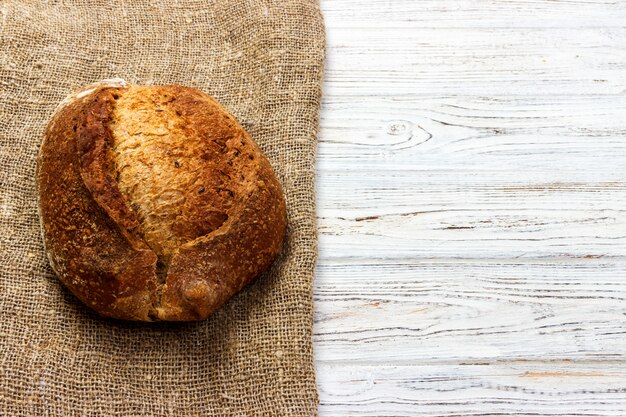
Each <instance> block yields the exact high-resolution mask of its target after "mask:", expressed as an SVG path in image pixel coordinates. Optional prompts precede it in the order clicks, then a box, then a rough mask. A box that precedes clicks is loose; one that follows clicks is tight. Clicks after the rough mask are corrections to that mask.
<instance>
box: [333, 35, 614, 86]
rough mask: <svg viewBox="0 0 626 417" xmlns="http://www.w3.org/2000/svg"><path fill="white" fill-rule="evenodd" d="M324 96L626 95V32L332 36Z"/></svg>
mask: <svg viewBox="0 0 626 417" xmlns="http://www.w3.org/2000/svg"><path fill="white" fill-rule="evenodd" d="M327 58H328V62H327V70H326V75H325V77H326V85H325V87H324V91H325V94H327V95H331V96H350V95H355V94H358V95H361V96H362V95H368V96H383V97H394V98H396V97H402V96H404V95H446V96H456V95H475V96H479V97H482V96H495V95H508V96H534V97H537V96H546V95H555V94H561V95H562V94H567V95H577V96H580V95H588V94H596V95H598V94H621V93H622V92H623V91H625V90H626V79H625V78H624V76H623V72H624V67H625V66H626V29H625V28H606V29H602V30H599V29H596V28H587V29H585V28H575V29H567V28H566V29H516V28H484V29H483V28H478V29H456V28H447V29H423V28H419V27H416V28H408V29H397V28H393V29H385V28H380V29H375V28H369V27H367V28H333V29H332V30H329V31H328V50H327Z"/></svg>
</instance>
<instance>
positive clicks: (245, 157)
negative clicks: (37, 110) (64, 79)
mask: <svg viewBox="0 0 626 417" xmlns="http://www.w3.org/2000/svg"><path fill="white" fill-rule="evenodd" d="M37 180H38V185H39V196H40V211H41V216H42V224H43V228H44V238H45V243H46V248H47V250H48V252H49V255H50V259H51V264H52V266H53V268H54V269H55V271H56V272H57V274H58V275H59V278H60V279H61V281H62V282H63V283H64V284H65V285H66V286H67V287H68V288H69V289H70V290H71V291H72V292H73V293H74V294H76V295H77V296H78V297H79V298H80V299H81V300H82V301H83V302H85V303H86V304H87V305H89V306H91V307H92V308H94V309H95V310H96V311H98V312H99V313H100V314H102V315H105V316H110V317H116V318H121V319H129V320H143V321H152V320H174V321H175V320H199V319H203V318H206V317H207V316H208V315H209V314H211V313H212V312H213V311H214V310H215V309H217V308H219V307H220V306H221V305H222V304H224V302H226V300H228V299H229V298H230V297H232V295H234V294H235V293H236V292H237V291H239V290H240V289H241V288H242V287H243V286H245V285H246V284H247V283H249V282H251V281H252V280H253V279H254V278H255V277H257V276H258V275H259V274H260V273H261V272H262V271H263V270H265V269H266V268H267V267H268V266H269V265H270V264H271V262H272V261H273V259H274V258H275V257H276V255H277V254H278V252H279V251H280V249H281V246H282V240H283V237H284V232H285V218H286V210H285V202H284V198H283V196H282V191H281V188H280V184H279V183H278V181H277V179H276V177H275V175H274V173H273V171H272V168H271V166H270V164H269V162H268V161H267V159H266V158H265V156H264V155H263V154H262V152H261V151H260V150H259V148H258V147H257V146H256V144H255V143H254V142H253V141H252V140H251V139H250V138H249V137H248V135H247V134H246V133H245V131H244V130H243V129H242V128H241V127H240V126H239V125H238V124H237V122H236V121H235V119H234V118H233V117H232V116H230V115H229V114H228V112H226V111H225V109H224V108H223V107H222V106H221V105H219V104H218V103H217V102H215V101H214V100H213V99H211V98H210V97H208V96H207V95H206V94H204V93H202V92H200V91H198V90H195V89H191V88H186V87H180V86H157V87H137V86H130V87H113V88H111V87H107V86H100V87H99V88H96V89H95V91H93V92H92V93H91V94H87V95H85V96H84V97H80V98H77V99H75V100H73V101H71V102H70V103H69V104H67V105H66V106H65V107H63V108H61V109H60V110H59V111H58V112H57V114H56V115H55V116H54V117H53V119H52V120H51V122H50V124H49V126H48V129H47V131H46V136H45V140H44V142H43V144H42V147H41V151H40V158H39V164H38V178H37Z"/></svg>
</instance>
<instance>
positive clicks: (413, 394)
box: [315, 0, 626, 416]
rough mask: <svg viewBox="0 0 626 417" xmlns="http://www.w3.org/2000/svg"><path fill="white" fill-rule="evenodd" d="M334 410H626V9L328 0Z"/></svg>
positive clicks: (321, 209)
mask: <svg viewBox="0 0 626 417" xmlns="http://www.w3.org/2000/svg"><path fill="white" fill-rule="evenodd" d="M322 9H323V10H324V12H325V19H326V24H327V35H328V39H327V42H328V61H327V72H326V83H325V87H324V89H325V92H324V97H323V105H322V119H321V131H320V134H319V139H320V146H319V158H318V176H317V188H318V216H319V227H320V247H319V249H320V257H319V262H318V268H317V276H316V284H315V301H316V316H315V348H316V358H317V368H318V380H319V388H320V398H321V406H320V414H321V415H322V416H360V415H363V416H383V415H384V416H387V415H402V416H422V415H424V416H478V415H480V416H492V415H493V416H495V415H499V416H502V415H515V416H555V415H558V416H570V415H576V416H605V415H606V416H626V2H623V1H608V2H605V1H584V0H580V1H543V0H527V1H502V0H485V1H482V0H481V1H478V0H476V1H470V0H456V1H454V0H445V1H430V0H420V1H409V0H406V1H401V0H369V1H364V0H322Z"/></svg>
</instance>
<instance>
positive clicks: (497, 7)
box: [321, 0, 626, 29]
mask: <svg viewBox="0 0 626 417" xmlns="http://www.w3.org/2000/svg"><path fill="white" fill-rule="evenodd" d="M321 5H322V9H323V10H324V13H325V21H326V24H327V26H328V27H330V28H333V29H335V28H345V27H352V28H359V27H367V28H379V27H385V28H405V27H413V28H453V27H472V28H479V27H480V28H489V27H506V28H536V27H573V28H584V27H614V26H619V27H623V26H624V24H625V22H626V5H625V4H624V2H621V1H605V0H575V1H541V0H524V1H509V0H446V1H440V0H439V1H438V0H419V1H390V0H368V1H363V0H341V1H337V0H322V1H321Z"/></svg>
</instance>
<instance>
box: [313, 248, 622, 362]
mask: <svg viewBox="0 0 626 417" xmlns="http://www.w3.org/2000/svg"><path fill="white" fill-rule="evenodd" d="M624 277H626V262H624V261H621V262H615V261H610V260H603V259H585V260H579V261H575V262H572V261H569V260H566V261H565V262H558V261H555V260H548V261H545V262H524V261H518V262H512V261H511V262H507V263H502V262H484V261H472V262H468V261H462V262H442V261H429V262H426V261H424V262H415V261H411V260H404V261H394V260H383V261H369V262H356V261H355V262H347V261H345V260H342V261H340V262H332V261H328V260H321V261H320V264H319V265H318V268H317V274H316V279H317V281H316V289H315V306H316V314H315V346H316V354H317V358H318V361H320V362H322V363H339V364H345V363H352V364H356V363H358V364H407V363H409V364H414V363H428V362H429V361H432V362H438V361H465V360H470V359H471V360H495V359H500V360H505V359H506V360H510V359H547V360H554V359H564V358H567V359H576V360H583V359H590V358H592V359H597V358H602V359H623V358H624V357H625V355H626V344H625V343H624V340H625V338H626V336H625V335H626V330H625V329H626V280H624Z"/></svg>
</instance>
